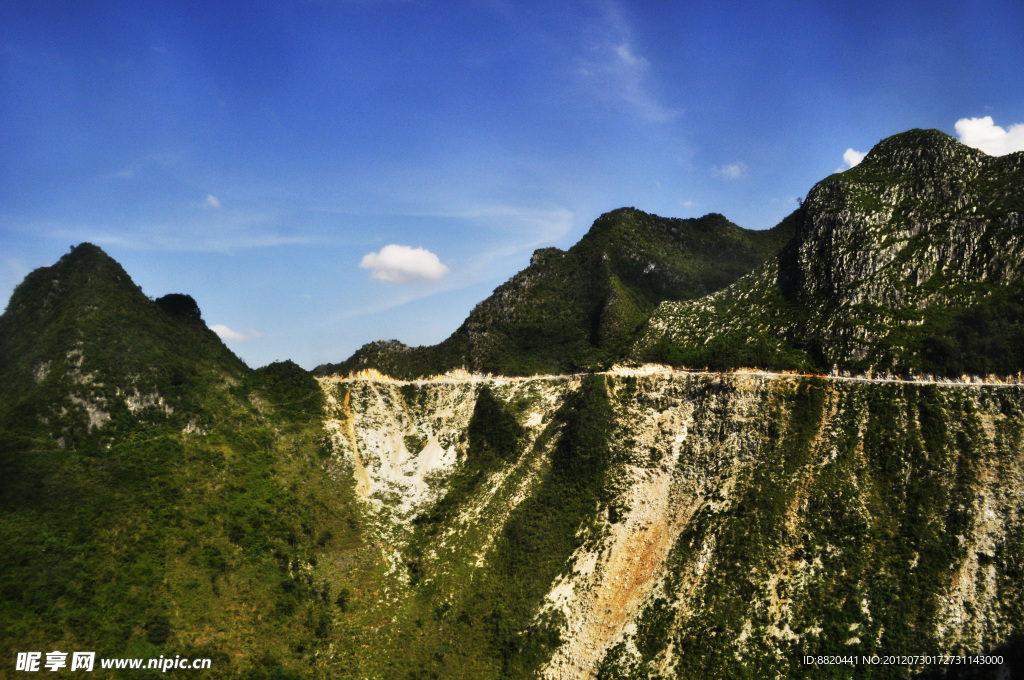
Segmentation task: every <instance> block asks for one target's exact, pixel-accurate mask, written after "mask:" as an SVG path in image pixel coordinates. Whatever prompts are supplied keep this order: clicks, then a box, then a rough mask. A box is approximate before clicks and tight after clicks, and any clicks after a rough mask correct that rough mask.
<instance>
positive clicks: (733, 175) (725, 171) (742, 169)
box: [711, 163, 747, 179]
mask: <svg viewBox="0 0 1024 680" xmlns="http://www.w3.org/2000/svg"><path fill="white" fill-rule="evenodd" d="M711 170H712V172H714V173H715V174H716V175H718V176H719V177H724V178H726V179H739V178H740V177H743V176H744V175H746V174H747V164H746V163H733V164H731V165H716V166H715V167H713V168H711Z"/></svg>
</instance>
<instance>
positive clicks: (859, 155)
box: [842, 148, 867, 170]
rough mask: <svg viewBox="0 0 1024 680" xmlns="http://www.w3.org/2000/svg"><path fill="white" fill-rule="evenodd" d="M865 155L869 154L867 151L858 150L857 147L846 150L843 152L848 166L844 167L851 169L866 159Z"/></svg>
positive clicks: (844, 160)
mask: <svg viewBox="0 0 1024 680" xmlns="http://www.w3.org/2000/svg"><path fill="white" fill-rule="evenodd" d="M865 156H867V153H863V152H861V151H856V150H855V149H852V148H851V149H847V150H846V151H844V152H843V162H844V163H846V167H845V168H842V169H843V170H849V169H850V168H852V167H855V166H856V165H857V164H859V163H860V162H861V161H862V160H864V157H865Z"/></svg>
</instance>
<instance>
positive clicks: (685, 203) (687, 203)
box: [679, 201, 694, 208]
mask: <svg viewBox="0 0 1024 680" xmlns="http://www.w3.org/2000/svg"><path fill="white" fill-rule="evenodd" d="M679 205H681V206H683V207H684V208H692V207H693V206H694V203H693V201H679Z"/></svg>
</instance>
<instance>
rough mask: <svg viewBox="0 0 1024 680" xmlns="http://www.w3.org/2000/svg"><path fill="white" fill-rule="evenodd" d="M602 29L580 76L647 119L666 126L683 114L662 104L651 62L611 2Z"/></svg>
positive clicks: (583, 60) (584, 60) (580, 67)
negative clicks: (633, 38) (656, 88)
mask: <svg viewBox="0 0 1024 680" xmlns="http://www.w3.org/2000/svg"><path fill="white" fill-rule="evenodd" d="M602 19H603V30H602V32H601V35H600V36H599V37H598V39H597V41H596V44H595V45H593V46H592V47H591V50H590V53H589V54H588V55H587V56H586V57H583V58H581V59H580V60H579V69H578V70H579V74H580V75H581V76H582V77H583V78H584V79H585V80H587V81H589V82H591V83H592V84H593V85H594V86H595V87H597V88H599V92H601V93H611V94H612V95H613V96H615V97H616V98H618V99H620V100H621V101H624V102H626V103H627V104H628V105H629V106H630V108H631V109H633V111H635V112H636V113H637V114H638V115H640V116H641V117H642V118H644V119H645V120H648V121H651V122H658V123H665V122H669V121H671V120H674V119H675V118H677V117H678V116H679V115H680V114H681V113H682V111H681V110H678V109H673V108H671V107H669V106H666V105H665V104H663V103H662V102H661V101H660V100H659V98H658V96H657V95H656V94H655V87H654V83H655V78H654V75H653V74H652V70H653V69H652V67H651V63H650V62H649V61H648V60H647V58H646V57H644V56H643V55H642V54H640V53H639V52H638V51H637V49H636V47H635V46H634V45H633V42H632V40H631V34H632V31H631V30H630V27H629V23H628V22H627V21H626V19H625V17H624V16H623V14H622V12H621V11H620V10H619V8H618V7H617V6H616V5H614V4H612V3H608V4H607V5H606V6H605V12H604V16H603V18H602Z"/></svg>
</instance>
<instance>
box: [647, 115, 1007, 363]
mask: <svg viewBox="0 0 1024 680" xmlns="http://www.w3.org/2000/svg"><path fill="white" fill-rule="evenodd" d="M1022 187H1024V153H1015V154H1010V155H1007V156H1002V157H998V158H995V157H990V156H988V155H986V154H985V153H983V152H981V151H978V150H977V149H972V148H970V147H967V146H964V145H963V144H960V143H959V142H957V141H956V140H954V139H952V138H951V137H949V136H948V135H946V134H944V133H942V132H939V131H937V130H912V131H910V132H906V133H903V134H900V135H895V136H893V137H890V138H888V139H886V140H883V141H882V142H880V143H879V144H878V145H877V146H875V148H874V149H872V150H871V152H870V153H869V154H868V155H867V157H866V158H865V159H864V161H863V162H862V163H861V164H860V165H858V166H857V167H855V168H853V169H851V170H848V171H846V172H843V173H837V174H835V175H832V176H831V177H828V178H826V179H825V180H823V181H821V182H819V183H818V184H817V185H816V186H815V187H814V188H813V189H812V190H811V192H810V193H809V194H808V195H807V199H806V200H805V201H804V203H803V205H802V206H801V208H800V209H799V210H798V211H797V213H796V214H795V215H794V216H793V219H794V221H795V223H796V238H795V239H794V240H793V241H792V242H791V243H789V244H788V245H787V246H786V247H785V248H784V249H783V250H782V252H781V253H780V254H779V256H778V257H777V258H775V259H774V260H773V261H771V262H768V263H766V264H765V265H763V266H761V267H760V268H759V269H758V270H756V271H754V272H753V273H751V274H750V275H748V276H746V277H744V278H743V279H741V280H740V281H738V282H736V283H735V284H733V285H732V286H730V287H728V288H726V289H724V290H722V291H719V292H717V293H715V294H713V295H710V296H708V297H706V298H703V299H700V300H695V301H691V302H681V303H677V302H666V303H663V304H662V305H661V306H660V307H659V309H658V310H657V312H655V313H654V315H652V317H651V319H650V321H649V323H648V326H647V328H646V329H645V331H644V332H643V334H642V337H641V339H640V340H639V341H638V342H637V344H636V345H635V346H634V348H633V350H632V354H633V356H635V357H638V358H641V357H643V358H648V359H662V360H667V361H672V362H673V363H677V364H679V363H689V365H708V364H711V365H716V366H722V367H724V366H727V365H733V366H735V365H741V364H742V365H748V366H753V365H760V366H773V367H776V368H804V369H816V370H826V369H829V368H832V367H833V366H837V367H839V368H840V369H845V370H852V371H864V370H870V369H874V370H882V371H891V372H897V373H903V374H910V373H939V374H943V375H959V374H961V373H969V374H986V373H1003V374H1007V373H1016V372H1018V371H1020V370H1021V369H1022V368H1024V356H1022V355H1021V354H1020V353H1019V352H1018V351H1016V350H1015V349H1014V347H1020V346H1021V343H1022V342H1024V285H1022V274H1024V189H1022Z"/></svg>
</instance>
